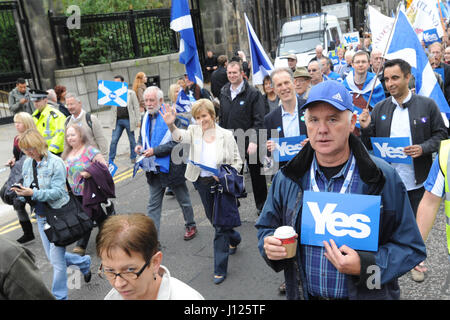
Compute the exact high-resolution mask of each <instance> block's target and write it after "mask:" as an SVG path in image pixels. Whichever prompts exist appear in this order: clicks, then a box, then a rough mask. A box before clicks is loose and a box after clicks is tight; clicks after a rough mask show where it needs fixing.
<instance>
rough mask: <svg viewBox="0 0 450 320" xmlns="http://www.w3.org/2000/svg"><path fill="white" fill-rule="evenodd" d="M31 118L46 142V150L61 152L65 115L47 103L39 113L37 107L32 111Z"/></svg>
mask: <svg viewBox="0 0 450 320" xmlns="http://www.w3.org/2000/svg"><path fill="white" fill-rule="evenodd" d="M33 120H34V123H35V124H36V127H37V130H38V131H39V132H40V133H41V134H42V136H43V137H44V139H45V141H46V142H47V145H48V150H49V151H50V152H51V153H54V154H60V153H61V152H63V150H64V131H65V125H66V116H65V115H64V114H63V113H61V112H60V111H59V110H56V109H55V108H52V107H51V106H50V105H47V106H46V107H45V108H44V109H43V110H42V112H41V113H39V110H37V109H36V110H35V111H34V113H33Z"/></svg>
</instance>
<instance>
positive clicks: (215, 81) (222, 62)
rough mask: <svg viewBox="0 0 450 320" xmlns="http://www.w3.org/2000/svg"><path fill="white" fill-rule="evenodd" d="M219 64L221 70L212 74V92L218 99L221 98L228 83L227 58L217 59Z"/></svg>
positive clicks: (223, 56)
mask: <svg viewBox="0 0 450 320" xmlns="http://www.w3.org/2000/svg"><path fill="white" fill-rule="evenodd" d="M217 64H218V65H219V68H218V69H217V70H215V71H214V72H213V73H212V74H211V92H212V94H213V95H214V97H216V98H218V97H219V95H220V90H221V89H222V87H223V86H224V85H225V84H226V83H228V77H227V69H226V68H227V64H228V58H227V56H225V55H221V56H219V57H218V58H217Z"/></svg>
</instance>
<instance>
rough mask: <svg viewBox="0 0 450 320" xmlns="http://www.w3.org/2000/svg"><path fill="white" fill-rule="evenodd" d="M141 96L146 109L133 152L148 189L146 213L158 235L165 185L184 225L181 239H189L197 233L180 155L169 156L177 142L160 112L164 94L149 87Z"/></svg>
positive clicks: (184, 167) (156, 88)
mask: <svg viewBox="0 0 450 320" xmlns="http://www.w3.org/2000/svg"><path fill="white" fill-rule="evenodd" d="M143 96H144V102H145V107H146V109H147V110H146V113H145V114H144V116H143V118H142V120H141V123H142V126H141V132H140V133H141V134H140V136H139V140H138V145H137V146H136V148H135V151H136V153H137V154H141V155H143V156H144V158H143V159H142V160H140V161H138V164H137V165H139V166H140V167H141V168H142V169H143V170H144V171H145V174H146V176H147V183H148V185H149V188H150V199H149V202H148V206H147V215H148V216H149V217H150V218H151V219H152V220H153V221H154V223H155V226H156V229H157V230H158V234H159V226H160V220H161V208H162V201H163V197H164V192H165V190H166V187H170V189H171V190H172V191H173V193H174V194H175V197H176V199H177V201H178V204H179V205H180V207H181V210H182V211H183V217H184V221H185V228H186V230H185V234H184V240H191V239H192V238H194V237H195V235H196V234H197V228H196V225H195V221H194V210H193V209H192V204H191V199H190V197H189V191H188V189H187V186H186V180H185V178H184V172H185V170H186V165H185V164H184V163H183V161H182V157H181V156H180V157H178V159H176V161H174V160H175V159H172V156H171V154H172V149H173V148H174V147H175V145H177V143H176V142H175V141H173V140H172V135H171V133H170V130H169V128H168V127H167V125H166V123H165V122H164V119H163V118H162V116H161V115H160V114H159V110H160V108H161V105H162V103H163V100H164V94H163V92H162V90H161V89H159V88H158V87H155V86H151V87H148V88H147V89H146V90H145V91H144V94H143ZM177 121H178V122H179V121H180V120H179V119H177V120H176V121H175V124H176V125H177V126H179V125H180V124H179V123H177Z"/></svg>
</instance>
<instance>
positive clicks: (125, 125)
mask: <svg viewBox="0 0 450 320" xmlns="http://www.w3.org/2000/svg"><path fill="white" fill-rule="evenodd" d="M123 130H126V131H127V135H128V140H129V141H130V159H136V152H134V148H135V147H136V139H135V137H134V131H130V119H117V122H116V128H115V129H114V130H113V132H112V137H111V145H110V146H109V160H110V161H114V159H115V158H116V152H117V144H118V143H119V139H120V137H121V136H122V133H123Z"/></svg>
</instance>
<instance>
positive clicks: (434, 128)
mask: <svg viewBox="0 0 450 320" xmlns="http://www.w3.org/2000/svg"><path fill="white" fill-rule="evenodd" d="M404 106H405V107H406V108H408V113H409V126H410V128H411V138H412V144H413V145H414V144H417V145H420V146H421V147H422V150H423V155H422V156H421V157H418V158H415V159H413V164H414V173H415V179H416V184H420V183H423V182H424V181H425V180H426V178H427V176H428V172H429V171H430V168H431V164H432V162H433V159H432V153H433V152H437V151H438V150H439V145H440V142H441V140H445V139H447V128H446V127H445V124H444V121H443V119H442V115H441V112H440V110H439V108H438V106H437V105H436V103H435V102H434V100H432V99H430V98H427V97H423V96H419V95H416V94H414V93H413V94H412V97H411V99H410V100H409V101H408V102H406V103H405V104H404ZM395 108H396V105H395V104H394V103H393V102H392V97H389V98H387V99H385V100H383V101H380V102H379V103H377V104H376V105H375V107H374V109H373V110H372V115H371V122H370V124H369V126H368V127H367V128H365V129H362V130H361V136H362V138H368V137H389V136H390V135H391V127H392V115H393V113H394V110H395ZM394 125H395V124H394ZM369 141H370V140H369ZM366 146H367V148H369V149H372V146H371V145H368V144H367V143H366Z"/></svg>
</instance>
